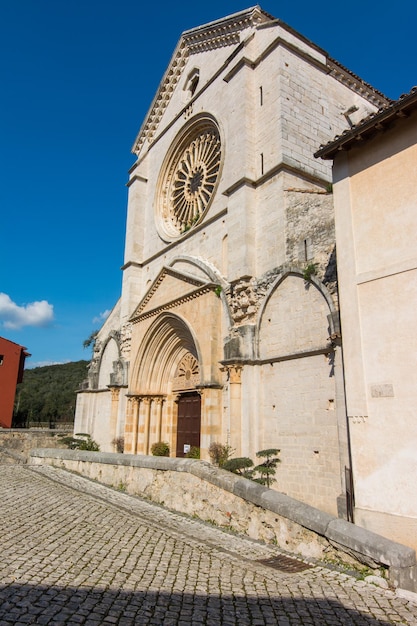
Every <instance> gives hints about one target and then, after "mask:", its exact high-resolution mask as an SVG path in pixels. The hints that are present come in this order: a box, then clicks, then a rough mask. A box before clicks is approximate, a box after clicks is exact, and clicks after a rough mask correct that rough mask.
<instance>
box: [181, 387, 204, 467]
mask: <svg viewBox="0 0 417 626" xmlns="http://www.w3.org/2000/svg"><path fill="white" fill-rule="evenodd" d="M200 429H201V398H200V394H198V393H187V394H184V395H183V396H181V397H180V399H179V400H178V421H177V452H176V456H177V457H184V456H185V454H186V452H187V446H190V447H193V446H196V447H197V448H199V447H200Z"/></svg>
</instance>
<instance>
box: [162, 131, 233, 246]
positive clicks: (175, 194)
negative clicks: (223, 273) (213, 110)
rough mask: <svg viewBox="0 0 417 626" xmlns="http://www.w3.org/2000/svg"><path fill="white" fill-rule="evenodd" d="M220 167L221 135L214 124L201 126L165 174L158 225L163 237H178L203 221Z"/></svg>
mask: <svg viewBox="0 0 417 626" xmlns="http://www.w3.org/2000/svg"><path fill="white" fill-rule="evenodd" d="M193 130H194V132H193ZM220 163H221V143H220V137H219V131H218V129H217V127H216V126H215V124H214V123H213V122H212V121H211V120H205V123H203V124H202V123H201V122H200V123H199V124H198V125H195V127H194V128H192V129H191V132H190V133H187V135H186V137H185V139H183V140H182V141H180V142H179V143H178V144H177V148H176V149H174V151H173V154H172V153H171V156H170V158H169V162H168V167H167V168H166V169H165V171H164V174H163V178H162V186H161V187H160V194H161V203H160V205H159V224H160V226H161V227H162V231H163V234H164V235H166V236H168V237H169V238H175V237H178V236H180V235H182V234H184V233H185V232H187V231H188V230H190V229H191V228H192V227H193V226H195V225H196V224H198V223H199V222H200V221H201V219H202V218H203V216H204V214H205V212H206V211H207V209H208V207H209V204H210V202H211V200H212V197H213V194H214V191H215V189H216V185H217V182H218V178H219V171H220ZM161 205H162V206H161Z"/></svg>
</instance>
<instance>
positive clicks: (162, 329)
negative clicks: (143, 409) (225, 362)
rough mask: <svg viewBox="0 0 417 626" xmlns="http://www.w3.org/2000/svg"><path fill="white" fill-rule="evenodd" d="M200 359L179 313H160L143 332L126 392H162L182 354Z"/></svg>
mask: <svg viewBox="0 0 417 626" xmlns="http://www.w3.org/2000/svg"><path fill="white" fill-rule="evenodd" d="M188 354H189V355H191V356H192V357H193V358H194V359H195V360H196V362H197V363H201V355H200V351H199V348H198V344H197V341H196V338H195V336H194V333H193V332H192V330H191V329H190V328H189V326H188V325H187V323H186V322H185V321H184V320H183V319H182V318H180V317H179V316H177V315H175V314H172V313H168V314H162V315H161V316H160V317H158V319H156V320H155V321H154V323H153V324H152V325H151V327H150V328H149V329H148V331H147V333H146V334H145V336H144V338H143V340H142V343H141V345H140V348H139V350H138V353H137V355H136V359H135V363H134V366H133V370H132V376H131V390H130V393H133V394H135V395H137V394H149V393H165V392H166V388H167V386H168V383H169V382H170V381H172V380H173V379H174V378H175V376H176V372H177V371H178V365H179V363H181V361H182V360H183V359H185V357H186V355H188Z"/></svg>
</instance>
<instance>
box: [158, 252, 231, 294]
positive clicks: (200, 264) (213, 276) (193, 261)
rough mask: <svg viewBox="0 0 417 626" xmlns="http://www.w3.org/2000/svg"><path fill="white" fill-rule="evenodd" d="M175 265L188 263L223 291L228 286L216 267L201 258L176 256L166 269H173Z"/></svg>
mask: <svg viewBox="0 0 417 626" xmlns="http://www.w3.org/2000/svg"><path fill="white" fill-rule="evenodd" d="M177 263H189V264H190V265H193V266H194V267H197V268H198V269H200V270H201V271H202V272H204V274H206V276H207V277H208V278H209V280H210V282H212V283H218V284H219V285H220V286H221V287H222V288H223V289H226V288H227V287H228V285H229V283H228V282H227V280H226V279H225V278H224V277H223V276H222V275H221V273H220V272H219V270H218V269H217V267H216V266H215V265H214V264H213V263H210V261H207V259H203V258H201V257H196V256H187V255H185V254H184V255H178V256H176V257H175V258H174V259H172V261H171V262H170V263H169V265H168V267H171V268H173V267H174V266H175V265H176V264H177Z"/></svg>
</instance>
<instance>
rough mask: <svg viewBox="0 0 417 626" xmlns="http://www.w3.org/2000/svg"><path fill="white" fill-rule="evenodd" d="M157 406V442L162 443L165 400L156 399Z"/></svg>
mask: <svg viewBox="0 0 417 626" xmlns="http://www.w3.org/2000/svg"><path fill="white" fill-rule="evenodd" d="M154 401H155V404H156V428H155V437H156V439H155V441H162V406H163V402H164V399H163V398H154Z"/></svg>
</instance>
